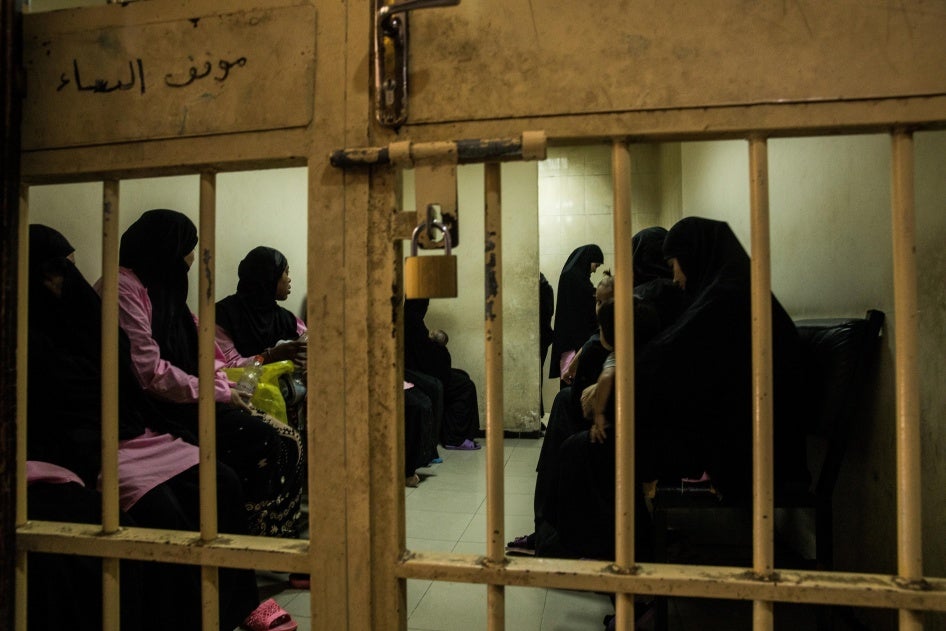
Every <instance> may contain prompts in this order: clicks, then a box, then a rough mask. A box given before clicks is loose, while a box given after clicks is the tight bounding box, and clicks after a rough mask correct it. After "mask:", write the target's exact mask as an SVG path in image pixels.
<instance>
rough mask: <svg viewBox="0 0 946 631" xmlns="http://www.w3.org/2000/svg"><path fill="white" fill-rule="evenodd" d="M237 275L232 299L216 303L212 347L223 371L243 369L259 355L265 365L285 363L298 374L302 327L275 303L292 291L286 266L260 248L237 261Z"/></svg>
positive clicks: (282, 259)
mask: <svg viewBox="0 0 946 631" xmlns="http://www.w3.org/2000/svg"><path fill="white" fill-rule="evenodd" d="M237 274H238V275H239V277H240V281H239V283H238V284H237V290H236V293H235V294H233V295H230V296H227V297H226V298H224V299H223V300H221V301H219V302H218V303H217V345H218V346H219V347H220V350H221V351H222V352H223V356H224V361H225V363H226V365H227V366H246V365H247V364H250V363H252V361H253V358H254V357H255V356H256V355H262V356H263V363H265V364H268V363H270V362H274V361H282V360H291V361H294V362H296V364H297V365H298V366H299V368H301V369H303V370H304V369H305V351H306V342H305V339H304V338H303V339H299V338H300V337H301V336H302V335H303V334H304V333H305V332H306V326H305V324H303V322H302V320H300V319H299V318H297V317H296V316H295V315H293V313H292V312H291V311H289V310H288V309H286V308H284V307H281V306H279V304H278V302H277V301H283V300H286V298H288V297H289V294H290V292H291V290H292V288H291V286H292V279H291V278H290V277H289V261H287V260H286V257H285V256H284V255H283V254H282V252H280V251H279V250H276V249H274V248H270V247H266V246H262V245H261V246H259V247H256V248H253V249H252V250H250V252H249V253H248V254H247V255H246V257H244V259H243V260H242V261H240V266H239V267H238V268H237ZM279 342H283V343H282V344H279ZM277 344H278V345H277Z"/></svg>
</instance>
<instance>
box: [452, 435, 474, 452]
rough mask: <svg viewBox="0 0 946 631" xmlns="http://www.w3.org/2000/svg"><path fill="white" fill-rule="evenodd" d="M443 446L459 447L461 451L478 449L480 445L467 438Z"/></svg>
mask: <svg viewBox="0 0 946 631" xmlns="http://www.w3.org/2000/svg"><path fill="white" fill-rule="evenodd" d="M443 448H444V449H459V450H461V451H473V450H475V449H479V448H480V446H479V445H477V444H476V443H474V442H473V441H472V440H470V439H469V438H467V439H466V440H464V441H463V442H462V443H460V444H459V445H444V446H443Z"/></svg>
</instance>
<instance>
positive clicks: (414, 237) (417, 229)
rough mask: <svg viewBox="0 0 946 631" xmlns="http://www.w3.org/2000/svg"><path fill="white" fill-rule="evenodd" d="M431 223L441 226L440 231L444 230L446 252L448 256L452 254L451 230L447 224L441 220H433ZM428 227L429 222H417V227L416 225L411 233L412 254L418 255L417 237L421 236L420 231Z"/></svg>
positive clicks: (436, 226)
mask: <svg viewBox="0 0 946 631" xmlns="http://www.w3.org/2000/svg"><path fill="white" fill-rule="evenodd" d="M430 225H431V226H433V227H434V228H439V229H440V231H441V232H443V246H444V254H445V255H447V256H450V252H451V251H452V249H453V246H452V245H451V242H450V231H449V230H447V226H445V225H444V224H443V223H442V222H440V221H431V222H430ZM426 227H427V222H426V221H422V222H420V223H419V224H417V227H415V228H414V231H413V232H412V233H411V256H417V238H418V237H419V236H420V231H421V230H423V229H424V228H426Z"/></svg>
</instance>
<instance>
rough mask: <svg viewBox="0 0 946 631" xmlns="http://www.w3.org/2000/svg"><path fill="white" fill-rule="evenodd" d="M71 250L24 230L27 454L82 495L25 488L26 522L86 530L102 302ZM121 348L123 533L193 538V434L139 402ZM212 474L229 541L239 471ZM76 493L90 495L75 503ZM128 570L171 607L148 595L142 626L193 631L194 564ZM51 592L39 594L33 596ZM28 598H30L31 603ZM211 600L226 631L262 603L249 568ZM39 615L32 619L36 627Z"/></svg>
mask: <svg viewBox="0 0 946 631" xmlns="http://www.w3.org/2000/svg"><path fill="white" fill-rule="evenodd" d="M72 252H73V248H72V246H71V245H70V244H69V242H68V241H67V240H66V239H65V237H63V236H62V235H61V234H60V233H58V232H57V231H55V230H53V229H52V228H49V227H47V226H42V225H31V226H30V303H29V306H30V309H29V324H30V326H29V382H30V386H31V387H30V388H29V405H28V415H29V416H28V426H29V431H28V432H27V443H28V446H27V457H28V458H29V460H30V464H31V465H32V466H33V468H34V469H41V468H43V467H47V465H53V466H57V467H61V468H62V469H63V470H68V471H73V472H75V473H76V474H77V476H78V478H79V479H81V483H84V487H83V486H81V485H80V484H79V483H78V480H76V481H74V482H73V483H72V484H62V483H56V482H53V481H51V479H50V478H49V477H47V478H46V479H45V481H44V483H43V484H41V485H38V486H34V485H32V484H31V486H30V491H29V494H30V514H31V517H33V518H39V519H43V518H46V519H50V518H52V519H59V520H64V521H83V522H85V521H87V522H90V523H94V522H95V520H97V519H100V518H101V514H100V513H98V516H95V509H96V505H97V504H98V503H99V500H98V498H97V493H95V492H94V491H93V490H92V489H95V488H96V485H97V483H98V478H99V471H100V469H101V440H102V402H101V390H102V373H101V365H102V355H101V344H102V336H101V301H100V299H99V297H98V295H97V294H96V293H95V291H94V290H93V289H92V287H91V286H90V285H89V284H88V282H86V280H85V278H83V276H82V274H81V273H80V272H79V271H78V269H76V267H75V265H74V264H73V263H72V260H71V258H69V257H70V256H71V254H72ZM118 341H119V345H118V364H117V367H116V368H117V372H118V384H119V398H118V435H119V444H118V473H119V482H118V488H119V503H120V506H121V508H122V511H123V513H122V515H123V517H124V516H125V515H127V516H128V518H129V520H133V521H130V522H129V523H130V525H136V526H142V527H148V528H162V529H168V530H187V531H197V530H199V529H200V520H199V481H198V466H197V463H198V461H199V453H198V450H197V447H196V446H195V444H196V439H195V437H194V433H193V432H192V431H191V430H190V428H188V427H186V425H185V424H184V423H182V422H180V420H179V419H177V418H175V417H174V416H169V415H166V414H163V413H161V411H160V410H158V409H157V407H156V406H154V405H153V404H152V402H151V401H150V399H149V398H148V397H146V396H145V395H144V393H143V392H142V390H141V387H140V386H139V385H138V383H137V381H136V379H135V376H134V374H133V372H132V370H131V358H130V351H129V344H128V340H127V338H126V337H125V335H124V334H123V333H122V332H121V331H119V338H118ZM51 393H53V394H54V395H55V396H50V394H51ZM216 478H217V517H218V527H219V528H220V530H221V531H222V532H226V533H235V534H244V533H246V532H247V518H246V513H245V511H244V509H243V497H242V491H241V487H240V481H239V479H238V477H237V475H236V473H235V472H234V471H233V470H232V469H230V468H229V467H227V466H225V465H222V464H219V465H218V467H217V472H216ZM53 479H54V478H53ZM82 493H84V494H85V495H86V496H88V497H89V498H90V499H88V500H84V501H82V503H76V500H77V498H81V497H82V495H81V494H82ZM82 506H86V507H87V508H88V509H89V510H83V509H82ZM34 509H35V510H34ZM99 510H100V509H99ZM122 523H125V522H124V521H123V522H122ZM30 567H31V571H30V581H31V585H32V584H33V582H34V579H35V580H36V581H41V580H44V579H45V580H51V581H53V582H55V583H56V584H57V585H58V584H59V583H63V582H64V578H63V577H61V576H45V577H44V572H43V570H42V566H37V567H38V568H40V569H38V570H37V572H34V571H33V569H32V562H31V565H30ZM137 569H140V579H139V580H140V584H141V587H142V590H143V593H145V594H154V593H158V592H160V593H163V594H166V595H167V596H168V598H170V599H171V600H172V601H173V602H174V603H175V606H174V607H160V606H155V604H154V603H155V601H154V600H153V599H150V600H149V599H145V600H143V601H142V604H141V608H142V613H143V616H142V626H143V628H144V629H155V630H157V629H170V628H173V629H181V630H186V629H194V630H196V629H199V628H200V620H201V606H200V572H199V571H198V569H197V568H194V567H192V566H187V565H177V564H160V563H149V564H143V565H141V566H140V568H137ZM122 574H123V575H124V574H125V571H124V567H123V571H122ZM99 581H100V579H99ZM100 586H101V585H99V587H100ZM88 587H89V586H88V585H87V584H86V581H77V582H76V586H75V589H76V590H77V593H80V594H81V593H84V590H86V589H87V588H88ZM92 587H94V585H92ZM48 589H50V588H48V587H45V588H39V587H37V596H39V595H40V594H42V593H43V592H45V591H48ZM54 591H55V589H54ZM122 591H123V592H124V589H123V590H122ZM57 594H58V595H57V597H62V594H59V593H58V591H57ZM122 595H123V597H124V596H125V594H124V593H123V594H122ZM32 596H33V594H32V591H31V601H32V600H33V598H32ZM220 596H221V597H220V619H221V621H222V624H223V626H226V627H227V628H233V627H235V626H237V625H239V624H241V623H245V622H247V621H248V619H249V617H251V615H252V613H251V612H253V611H254V610H255V609H257V608H258V606H259V605H260V602H259V593H258V591H257V588H256V578H255V575H254V573H253V571H252V570H236V569H221V570H220ZM274 604H275V603H271V604H267V605H266V607H271V606H272V605H274ZM81 606H90V607H92V608H94V609H96V611H98V614H97V615H100V608H96V607H95V603H94V602H93V603H83V604H82V605H81ZM56 609H57V610H58V609H59V608H58V607H57V608H56ZM34 613H35V612H34ZM50 613H51V612H42V615H44V616H45V615H48V614H50ZM123 613H124V611H123ZM283 613H284V614H285V612H283ZM43 619H44V618H40V617H38V616H36V620H37V621H40V620H43ZM31 620H32V617H31ZM285 621H286V622H287V624H288V626H287V627H286V628H287V629H289V628H294V626H295V625H294V623H291V620H289V618H288V614H286V620H285ZM73 622H78V621H76V620H73ZM290 623H291V624H290ZM100 625H101V623H100ZM40 626H42V625H40ZM123 628H124V625H123Z"/></svg>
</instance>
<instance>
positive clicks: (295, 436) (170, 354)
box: [118, 209, 305, 537]
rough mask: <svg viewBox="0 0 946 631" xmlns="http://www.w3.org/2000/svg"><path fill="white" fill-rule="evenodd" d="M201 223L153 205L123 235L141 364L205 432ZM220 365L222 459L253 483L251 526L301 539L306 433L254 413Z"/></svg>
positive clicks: (162, 395)
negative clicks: (190, 288) (195, 309)
mask: <svg viewBox="0 0 946 631" xmlns="http://www.w3.org/2000/svg"><path fill="white" fill-rule="evenodd" d="M196 245H197V228H196V227H195V226H194V224H193V222H192V221H191V220H190V219H188V218H187V216H186V215H184V214H182V213H180V212H177V211H174V210H164V209H159V210H149V211H147V212H146V213H144V214H143V215H142V216H141V217H139V218H138V220H137V221H135V222H134V223H133V224H132V225H131V226H130V227H129V228H128V229H127V230H126V231H125V233H124V234H123V235H122V239H121V246H120V248H119V265H120V268H119V275H118V294H119V324H120V325H121V328H122V330H123V331H124V332H125V334H126V335H127V336H128V339H129V341H130V343H131V350H132V370H133V372H134V374H135V376H136V377H137V379H138V382H139V384H140V385H141V387H142V388H143V389H144V390H145V392H147V393H148V394H149V395H150V397H151V400H152V401H153V402H154V404H155V405H156V406H157V407H158V408H159V409H161V410H162V411H163V412H164V413H165V414H166V415H168V416H170V417H173V418H177V419H182V423H183V425H184V426H185V427H186V428H187V429H189V430H190V431H191V432H193V433H194V434H196V433H197V416H198V415H197V398H198V390H199V387H198V378H197V324H196V318H195V317H194V315H193V314H192V313H191V311H190V309H189V308H188V306H187V285H188V283H187V271H188V269H189V268H190V265H191V263H193V260H194V247H195V246H196ZM215 354H216V365H217V371H216V373H215V376H214V395H215V399H216V401H217V409H216V421H217V449H218V457H219V459H220V460H221V461H222V462H224V463H225V464H227V465H229V466H230V467H232V468H233V469H234V470H235V471H236V473H237V475H238V476H239V478H240V481H241V483H242V485H243V494H244V498H245V502H246V503H245V508H246V510H247V512H248V514H249V520H250V524H249V532H250V534H255V535H269V536H282V537H295V536H297V535H298V529H299V522H300V518H301V502H302V482H303V479H304V475H305V473H304V472H305V469H304V467H305V458H304V453H303V448H302V440H301V438H300V436H299V433H298V432H297V431H295V430H294V429H292V428H291V427H289V426H287V425H286V424H285V423H280V422H278V421H276V420H275V419H272V418H270V417H268V416H267V415H265V414H262V413H259V412H256V411H254V410H252V409H251V408H250V407H249V406H248V404H247V403H245V402H244V401H243V400H242V399H241V397H240V396H239V394H237V392H236V391H235V390H231V387H230V382H229V381H228V380H227V377H226V375H225V374H224V372H223V370H222V366H223V356H222V353H221V352H220V349H219V347H216V348H215Z"/></svg>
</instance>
